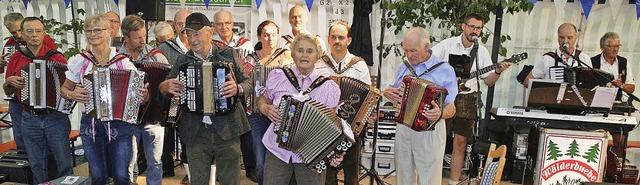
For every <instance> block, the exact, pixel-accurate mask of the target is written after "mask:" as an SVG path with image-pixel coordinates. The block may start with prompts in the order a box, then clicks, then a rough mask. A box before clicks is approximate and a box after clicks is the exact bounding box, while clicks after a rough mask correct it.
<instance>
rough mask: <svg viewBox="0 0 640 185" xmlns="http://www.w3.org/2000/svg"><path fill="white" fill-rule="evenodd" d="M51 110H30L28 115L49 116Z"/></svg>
mask: <svg viewBox="0 0 640 185" xmlns="http://www.w3.org/2000/svg"><path fill="white" fill-rule="evenodd" d="M51 112H52V111H51V110H49V109H30V110H29V113H31V114H35V115H49V114H51Z"/></svg>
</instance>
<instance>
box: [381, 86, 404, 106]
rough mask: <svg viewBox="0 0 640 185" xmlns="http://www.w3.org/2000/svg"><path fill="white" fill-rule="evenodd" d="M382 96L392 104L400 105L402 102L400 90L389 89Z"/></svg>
mask: <svg viewBox="0 0 640 185" xmlns="http://www.w3.org/2000/svg"><path fill="white" fill-rule="evenodd" d="M382 94H383V95H384V97H386V98H387V99H389V101H391V103H393V104H399V103H400V101H402V97H401V95H400V88H393V87H389V88H387V89H385V90H384V92H383V93H382Z"/></svg>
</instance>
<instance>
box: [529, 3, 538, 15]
mask: <svg viewBox="0 0 640 185" xmlns="http://www.w3.org/2000/svg"><path fill="white" fill-rule="evenodd" d="M528 1H529V2H531V3H533V7H536V3H537V2H538V0H528ZM531 11H533V9H531V10H529V12H528V13H529V15H531Z"/></svg>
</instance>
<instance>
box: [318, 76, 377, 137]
mask: <svg viewBox="0 0 640 185" xmlns="http://www.w3.org/2000/svg"><path fill="white" fill-rule="evenodd" d="M329 79H331V80H333V81H334V82H336V84H338V86H339V87H340V103H341V104H340V107H339V109H338V116H339V117H340V118H342V119H344V120H346V121H347V123H349V124H350V125H351V130H353V132H354V133H355V135H360V132H361V131H362V129H363V128H364V126H365V124H366V123H365V121H366V119H367V117H368V116H369V115H370V114H371V112H373V109H374V108H375V107H376V105H377V104H378V100H380V90H378V88H376V87H374V86H371V85H368V84H366V83H364V82H362V81H360V80H358V79H355V78H351V77H346V76H329Z"/></svg>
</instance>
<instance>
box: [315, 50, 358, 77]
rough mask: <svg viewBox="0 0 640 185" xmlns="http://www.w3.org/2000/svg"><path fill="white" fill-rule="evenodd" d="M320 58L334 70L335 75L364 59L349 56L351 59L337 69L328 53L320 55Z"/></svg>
mask: <svg viewBox="0 0 640 185" xmlns="http://www.w3.org/2000/svg"><path fill="white" fill-rule="evenodd" d="M320 58H322V61H324V63H326V64H327V65H328V66H329V67H331V69H333V72H335V73H336V74H337V75H341V74H342V73H344V72H345V71H347V70H348V69H349V68H351V66H353V65H356V64H357V63H358V62H360V61H364V59H362V58H360V57H353V58H351V60H349V63H347V65H345V66H344V68H342V69H338V68H336V66H335V65H333V62H332V61H331V59H330V58H329V56H328V55H326V54H325V55H322V57H320Z"/></svg>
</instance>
